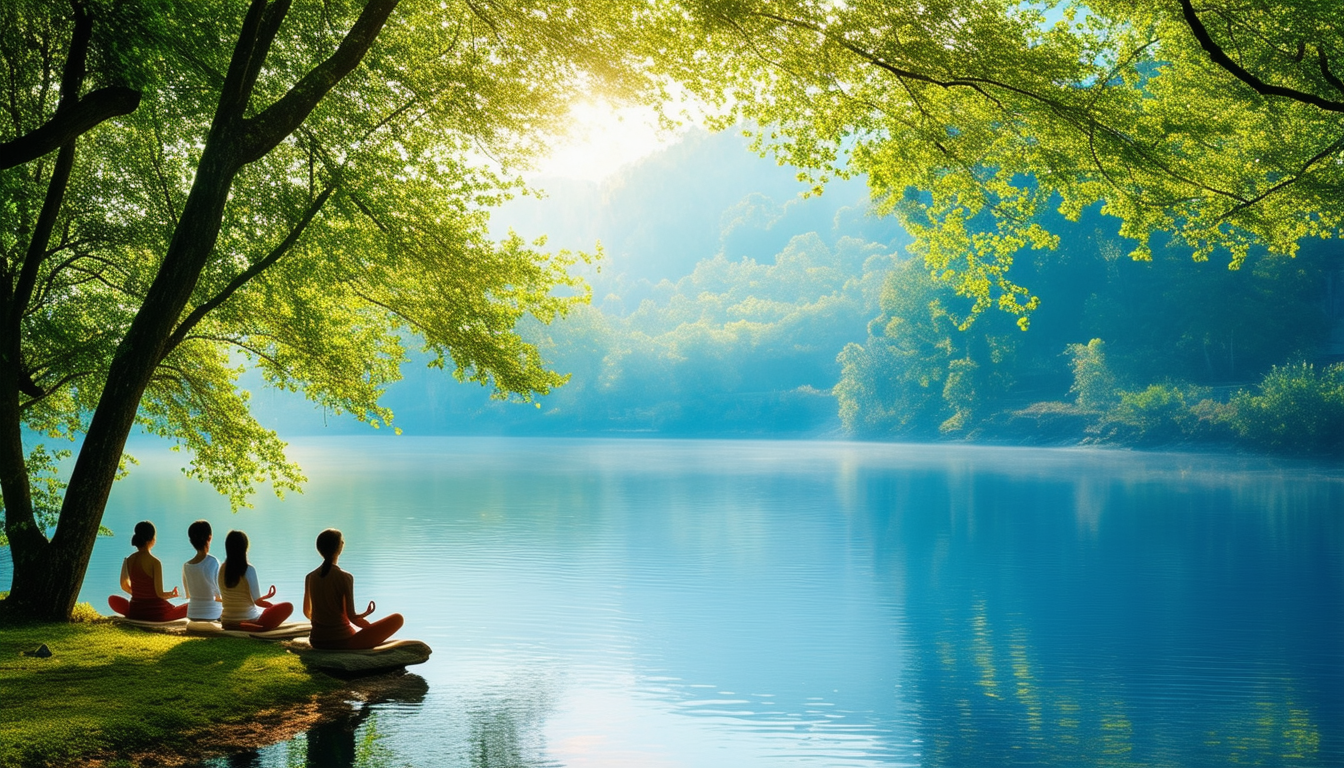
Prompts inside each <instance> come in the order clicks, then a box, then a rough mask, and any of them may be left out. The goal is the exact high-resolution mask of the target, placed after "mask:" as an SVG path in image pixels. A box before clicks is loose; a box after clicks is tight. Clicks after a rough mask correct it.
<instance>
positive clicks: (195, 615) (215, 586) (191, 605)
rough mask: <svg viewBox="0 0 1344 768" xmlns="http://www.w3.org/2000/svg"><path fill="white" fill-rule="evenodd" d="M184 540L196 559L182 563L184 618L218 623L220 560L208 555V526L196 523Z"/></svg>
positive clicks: (202, 522)
mask: <svg viewBox="0 0 1344 768" xmlns="http://www.w3.org/2000/svg"><path fill="white" fill-rule="evenodd" d="M187 538H188V539H190V540H191V546H193V547H195V548H196V556H195V557H193V558H191V559H190V560H188V561H187V562H185V563H183V564H182V591H183V592H184V593H186V596H187V618H188V619H191V620H192V621H218V620H219V615H220V612H221V611H222V610H223V609H222V606H221V605H220V603H221V601H223V599H224V598H223V596H221V595H220V594H219V561H218V560H216V559H215V556H214V555H212V554H210V540H211V539H212V538H214V537H213V535H212V531H211V529H210V523H209V522H207V521H205V520H197V521H196V522H194V523H192V524H191V525H189V526H187Z"/></svg>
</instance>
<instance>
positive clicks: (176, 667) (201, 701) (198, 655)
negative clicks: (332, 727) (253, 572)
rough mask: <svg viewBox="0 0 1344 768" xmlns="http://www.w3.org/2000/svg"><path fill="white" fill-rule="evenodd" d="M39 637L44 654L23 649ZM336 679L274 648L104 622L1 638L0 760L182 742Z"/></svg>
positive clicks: (38, 761)
mask: <svg viewBox="0 0 1344 768" xmlns="http://www.w3.org/2000/svg"><path fill="white" fill-rule="evenodd" d="M43 643H45V644H46V645H47V647H49V648H50V649H51V652H52V656H51V658H46V659H42V658H36V657H32V656H26V655H23V652H24V651H32V650H33V649H35V648H37V647H38V646H39V645H41V644H43ZM337 685H338V683H337V682H336V681H334V680H331V679H329V678H326V677H324V676H315V675H312V674H309V673H308V672H307V671H306V670H305V669H304V668H303V665H302V664H300V663H299V660H298V658H297V657H295V656H294V655H293V654H290V653H287V652H286V651H285V650H284V649H283V648H281V647H279V646H278V645H274V644H270V643H261V642H257V641H255V640H247V639H242V638H230V637H223V638H209V639H204V638H188V637H178V636H172V635H161V634H153V633H149V632H143V631H140V630H135V629H129V628H124V627H119V626H116V625H112V624H106V623H77V624H41V625H32V626H26V627H20V628H17V629H6V630H5V632H4V633H3V634H0V690H3V691H4V697H3V704H0V765H47V764H54V765H59V764H62V763H66V762H71V761H74V760H76V759H78V758H81V757H85V756H90V755H96V754H102V755H118V754H123V755H124V754H126V753H128V752H130V751H136V750H145V749H158V748H162V749H167V750H172V749H175V748H185V747H188V746H189V744H190V742H189V740H188V736H189V735H190V733H191V732H192V731H197V730H200V729H204V728H207V727H209V726H211V725H212V724H217V723H222V722H238V721H243V720H246V719H248V718H250V717H251V716H253V715H255V714H256V713H257V712H259V711H261V710H264V709H269V708H274V707H281V706H285V705H288V704H293V703H297V702H300V701H306V700H307V699H308V698H309V697H311V696H312V695H313V694H316V693H321V692H324V691H329V690H333V689H335V688H336V686H337Z"/></svg>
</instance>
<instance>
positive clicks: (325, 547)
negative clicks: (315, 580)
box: [317, 528, 341, 576]
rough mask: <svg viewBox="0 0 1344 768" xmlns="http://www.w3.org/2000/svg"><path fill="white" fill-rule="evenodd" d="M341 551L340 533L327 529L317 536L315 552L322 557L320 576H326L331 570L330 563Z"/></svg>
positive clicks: (333, 529)
mask: <svg viewBox="0 0 1344 768" xmlns="http://www.w3.org/2000/svg"><path fill="white" fill-rule="evenodd" d="M340 551H341V532H340V531H338V530H336V529H335V528H328V529H326V530H325V531H323V532H321V533H319V534H317V552H318V554H320V555H322V574H321V575H323V576H326V575H327V573H328V572H329V571H330V570H331V564H332V563H331V561H332V560H333V559H335V557H336V553H337V552H340Z"/></svg>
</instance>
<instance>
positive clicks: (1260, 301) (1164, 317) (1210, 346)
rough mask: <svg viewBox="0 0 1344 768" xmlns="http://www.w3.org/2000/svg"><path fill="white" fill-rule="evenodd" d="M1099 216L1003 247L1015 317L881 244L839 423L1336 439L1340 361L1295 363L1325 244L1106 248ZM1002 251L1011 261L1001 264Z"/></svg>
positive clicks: (1315, 326) (1007, 432) (1129, 440)
mask: <svg viewBox="0 0 1344 768" xmlns="http://www.w3.org/2000/svg"><path fill="white" fill-rule="evenodd" d="M1107 224H1108V222H1107V221H1106V220H1105V219H1104V218H1102V217H1100V216H1095V215H1093V216H1086V217H1084V219H1083V220H1082V221H1081V222H1080V223H1078V224H1068V223H1059V222H1052V228H1054V230H1055V231H1058V232H1060V233H1061V234H1062V240H1061V242H1060V245H1059V248H1058V249H1057V250H1053V251H1035V252H1027V253H1024V254H1021V255H1020V256H1021V257H1023V258H1022V259H1021V262H1022V263H1020V264H1019V265H1018V267H1020V269H1019V270H1018V277H1017V279H1018V280H1019V282H1021V283H1022V284H1024V285H1027V286H1029V287H1030V288H1031V290H1032V292H1033V293H1035V294H1037V295H1039V296H1040V297H1041V298H1042V305H1041V308H1040V309H1039V310H1038V311H1037V312H1035V313H1034V314H1033V315H1032V316H1031V322H1030V330H1028V331H1026V332H1023V331H1021V330H1019V329H1018V328H1017V327H1016V325H1015V322H1014V321H1015V319H1016V318H1014V317H1012V316H1011V315H1007V314H1004V313H1001V312H994V311H990V312H986V313H984V314H982V315H980V316H978V317H976V318H975V319H974V321H973V322H971V324H970V325H969V327H966V328H964V330H963V329H961V326H962V325H963V324H964V323H965V320H966V319H967V318H968V314H969V310H970V302H969V300H966V299H963V298H961V297H958V296H956V295H955V294H954V293H953V292H952V291H951V290H950V289H948V288H946V287H944V286H942V285H940V284H939V283H937V282H936V281H934V280H933V279H932V278H931V277H930V275H929V274H928V271H927V270H926V269H925V268H924V267H923V265H922V264H921V263H919V262H917V261H913V260H903V261H901V262H899V263H898V264H897V265H896V267H895V268H894V269H893V270H892V272H891V274H890V275H889V276H888V278H887V280H886V283H885V284H884V286H883V290H882V296H881V314H880V315H879V316H878V317H877V318H876V319H875V320H874V321H873V322H872V323H871V324H870V325H869V330H870V333H869V337H868V339H867V340H866V341H865V342H863V343H861V344H860V343H855V344H850V345H848V346H847V347H846V348H845V349H844V351H843V352H842V353H841V355H840V360H841V363H842V365H843V371H842V374H841V377H840V381H839V383H838V384H837V385H836V387H835V389H834V392H835V395H836V397H837V399H838V401H839V409H840V415H841V419H842V421H843V423H844V426H845V428H846V429H847V430H849V431H850V432H852V433H854V434H857V435H863V436H868V437H889V436H902V437H914V438H936V437H956V438H963V439H980V440H995V441H1013V442H1045V443H1050V442H1076V441H1086V442H1106V443H1120V444H1130V445H1146V446H1156V445H1173V444H1181V443H1206V444H1207V443H1221V444H1242V445H1247V446H1250V447H1253V448H1255V449H1265V450H1274V451H1284V452H1338V451H1340V450H1341V449H1344V366H1340V365H1337V364H1336V365H1322V364H1313V363H1312V362H1311V360H1312V359H1313V358H1314V357H1315V356H1316V355H1317V353H1318V352H1319V350H1320V349H1321V348H1322V345H1323V342H1324V341H1325V339H1326V336H1327V334H1328V333H1329V326H1330V322H1331V318H1329V317H1328V316H1327V313H1326V309H1327V307H1326V289H1327V286H1328V284H1329V275H1330V273H1331V272H1332V271H1336V272H1337V271H1338V270H1340V268H1341V260H1340V258H1339V256H1338V254H1337V250H1336V249H1334V248H1331V247H1328V246H1325V245H1321V244H1317V243H1312V244H1310V245H1308V246H1307V247H1305V248H1304V249H1303V250H1302V251H1301V252H1300V253H1299V254H1298V255H1297V256H1296V257H1294V258H1290V257H1286V256H1276V255H1269V254H1260V255H1256V256H1252V257H1251V258H1250V259H1248V260H1247V262H1246V263H1245V264H1244V265H1243V266H1242V268H1241V269H1240V270H1229V269H1228V268H1227V266H1226V262H1225V261H1224V262H1218V261H1216V260H1212V259H1211V260H1209V261H1206V262H1196V261H1194V260H1192V259H1191V258H1190V255H1189V252H1188V251H1182V250H1180V249H1175V248H1171V249H1165V250H1163V249H1158V251H1157V252H1156V253H1155V254H1154V257H1153V260H1152V261H1151V262H1135V261H1133V260H1131V259H1129V258H1126V257H1124V256H1122V255H1121V254H1122V252H1123V251H1124V248H1123V245H1122V243H1121V241H1120V239H1119V238H1118V236H1116V235H1114V234H1111V233H1110V232H1108V231H1107ZM1015 269H1016V268H1015Z"/></svg>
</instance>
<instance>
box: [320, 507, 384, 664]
mask: <svg viewBox="0 0 1344 768" xmlns="http://www.w3.org/2000/svg"><path fill="white" fill-rule="evenodd" d="M343 549H345V541H344V540H343V539H342V538H341V532H340V531H338V530H336V529H335V528H328V529H326V530H325V531H323V532H321V533H319V534H318V535H317V551H318V553H319V554H321V555H322V566H321V567H320V568H318V569H317V570H315V571H313V572H312V573H310V574H308V577H307V578H306V579H304V582H303V615H304V616H307V617H308V618H309V619H310V620H311V621H312V622H313V628H312V630H311V631H310V632H309V634H308V642H310V643H312V646H313V647H314V648H321V649H326V650H335V651H346V650H348V651H354V650H364V649H368V648H373V647H376V646H379V645H382V644H383V642H384V641H386V640H387V639H388V638H389V637H391V636H392V635H394V634H396V631H397V630H398V629H401V625H402V623H403V621H404V620H403V619H402V618H401V614H400V613H393V614H390V615H388V616H384V617H383V618H381V619H379V620H378V621H373V622H371V621H369V620H367V619H365V618H364V617H365V616H368V615H369V614H371V613H373V609H374V604H373V601H372V600H370V601H369V608H368V610H366V611H364V612H363V613H355V577H354V576H352V575H350V574H348V573H346V572H345V571H342V570H341V569H340V568H338V567H336V558H338V557H340V556H341V551H342V550H343ZM351 624H354V625H355V627H359V631H355V628H354V627H352V626H350V625H351Z"/></svg>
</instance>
